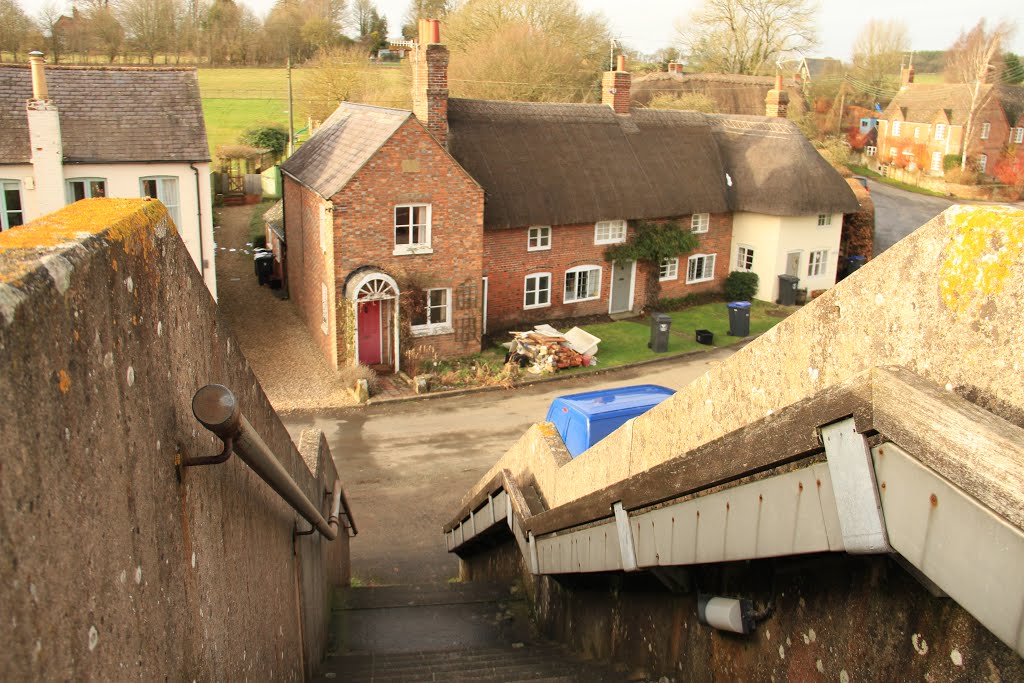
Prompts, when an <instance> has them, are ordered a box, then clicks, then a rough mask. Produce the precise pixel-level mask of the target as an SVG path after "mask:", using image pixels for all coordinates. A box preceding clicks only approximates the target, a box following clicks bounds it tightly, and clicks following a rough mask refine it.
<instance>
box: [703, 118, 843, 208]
mask: <svg viewBox="0 0 1024 683" xmlns="http://www.w3.org/2000/svg"><path fill="white" fill-rule="evenodd" d="M708 118H709V119H710V122H711V126H712V129H713V130H714V136H715V140H716V141H717V142H718V146H719V149H720V150H721V153H722V158H723V159H724V162H725V166H726V171H727V172H728V174H729V179H728V180H730V181H731V185H729V183H728V181H727V183H726V184H727V187H728V192H729V203H730V206H731V208H732V210H733V211H749V212H752V213H763V214H768V215H771V216H806V215H808V214H815V213H835V212H841V213H852V212H854V211H856V210H857V207H858V203H857V197H856V196H855V195H854V193H853V191H851V190H850V186H849V185H848V184H847V183H846V181H845V180H843V178H842V177H841V176H840V175H839V173H837V172H836V170H835V169H834V168H832V166H831V165H830V164H829V163H828V162H827V161H826V160H825V159H824V158H823V157H822V156H821V155H820V154H818V152H817V150H815V149H814V147H813V146H812V145H811V143H810V141H808V140H807V138H806V137H804V135H803V134H802V133H801V132H800V130H799V129H798V128H797V127H796V126H795V125H794V124H793V123H791V122H789V121H786V120H784V119H772V118H766V117H764V116H722V115H708Z"/></svg>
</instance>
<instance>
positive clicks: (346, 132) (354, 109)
mask: <svg viewBox="0 0 1024 683" xmlns="http://www.w3.org/2000/svg"><path fill="white" fill-rule="evenodd" d="M410 116H412V112H411V111H404V110H401V109H386V108H384V107H372V106H369V105H365V104H352V103H351V102H342V103H341V105H339V106H338V108H337V109H335V110H334V113H333V114H331V115H330V117H328V119H327V120H326V121H324V123H323V125H322V126H320V128H318V129H317V131H316V133H314V134H313V136H312V137H311V138H309V140H307V141H306V143H305V144H304V145H302V147H299V149H298V150H296V152H295V153H294V154H292V155H291V156H290V157H288V160H287V161H285V162H284V163H283V164H281V172H282V173H286V174H287V175H290V176H291V177H293V178H295V179H296V180H297V181H299V182H300V183H302V184H303V185H305V186H306V187H308V188H310V189H311V190H313V191H314V192H316V193H317V194H318V195H320V196H321V197H324V198H327V197H331V196H333V195H335V194H337V193H338V192H339V191H341V189H342V188H343V187H345V184H346V183H347V182H348V181H349V180H350V179H351V178H352V176H354V175H355V174H356V172H357V171H358V170H359V169H361V168H362V167H363V165H364V164H365V163H366V162H367V161H369V160H370V158H371V157H372V156H373V155H374V154H375V153H376V152H377V150H378V149H380V148H381V146H383V145H384V143H386V142H387V141H388V140H389V139H390V138H391V136H392V135H393V134H394V133H395V131H397V130H398V128H399V126H401V125H402V124H403V123H405V121H406V120H407V119H408V118H409V117H410Z"/></svg>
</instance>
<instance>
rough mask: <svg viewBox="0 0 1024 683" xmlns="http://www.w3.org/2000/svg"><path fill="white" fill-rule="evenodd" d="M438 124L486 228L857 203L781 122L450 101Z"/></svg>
mask: <svg viewBox="0 0 1024 683" xmlns="http://www.w3.org/2000/svg"><path fill="white" fill-rule="evenodd" d="M448 120H449V126H450V133H449V145H450V149H451V153H452V156H454V157H455V159H456V160H457V161H458V162H459V163H460V164H462V166H463V167H464V168H465V169H466V170H467V171H468V172H469V173H470V174H471V175H472V176H473V177H474V178H476V180H477V181H478V182H479V183H480V184H481V185H483V187H484V190H485V191H486V200H485V204H484V225H485V226H486V227H487V228H509V227H519V226H524V225H536V224H572V223H585V222H591V221H598V220H606V219H615V218H626V219H651V218H663V217H672V216H684V215H687V214H691V213H703V212H708V213H719V212H725V211H730V210H731V211H754V212H759V213H765V214H771V215H788V216H795V215H807V214H812V213H819V212H826V211H843V212H845V211H850V210H856V206H857V203H856V198H855V197H854V196H853V193H852V192H851V191H850V189H849V187H848V186H847V185H846V183H845V182H844V181H843V180H842V178H841V177H839V174H838V173H836V172H835V170H834V169H832V167H831V166H829V164H828V163H827V162H826V161H825V160H824V159H822V158H821V155H819V154H818V153H817V151H815V149H814V148H813V147H812V146H811V144H810V142H808V141H807V139H806V138H805V137H804V136H803V135H802V134H801V133H800V131H799V129H797V128H796V126H795V125H793V124H792V123H790V122H789V121H786V120H783V119H769V118H765V117H759V116H753V117H742V116H724V115H705V114H699V113H696V112H684V111H675V110H649V109H637V110H634V111H633V113H632V114H631V115H629V116H620V115H616V114H615V113H614V112H613V111H612V110H611V108H609V107H607V106H604V105H596V104H595V105H582V104H575V105H569V104H538V103H524V102H487V101H481V100H459V99H452V100H450V101H449V105H448ZM727 174H728V175H727ZM730 182H731V185H730Z"/></svg>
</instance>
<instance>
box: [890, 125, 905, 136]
mask: <svg viewBox="0 0 1024 683" xmlns="http://www.w3.org/2000/svg"><path fill="white" fill-rule="evenodd" d="M902 130H903V122H902V121H893V122H892V136H893V137H894V138H898V137H899V136H900V132H901V131H902Z"/></svg>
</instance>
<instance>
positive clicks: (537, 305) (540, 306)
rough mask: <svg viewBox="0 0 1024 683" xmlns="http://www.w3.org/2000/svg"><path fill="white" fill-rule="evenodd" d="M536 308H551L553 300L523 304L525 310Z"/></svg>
mask: <svg viewBox="0 0 1024 683" xmlns="http://www.w3.org/2000/svg"><path fill="white" fill-rule="evenodd" d="M534 308H551V302H550V301H549V302H547V303H546V304H533V305H532V306H527V305H525V304H523V310H524V311H529V310H532V309H534Z"/></svg>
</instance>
